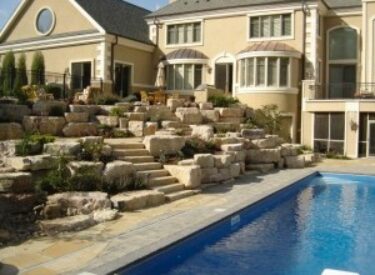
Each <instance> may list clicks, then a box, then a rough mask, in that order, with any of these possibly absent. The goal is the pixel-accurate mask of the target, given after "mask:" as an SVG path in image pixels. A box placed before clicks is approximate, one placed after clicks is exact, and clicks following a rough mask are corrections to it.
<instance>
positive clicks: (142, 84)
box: [114, 45, 156, 92]
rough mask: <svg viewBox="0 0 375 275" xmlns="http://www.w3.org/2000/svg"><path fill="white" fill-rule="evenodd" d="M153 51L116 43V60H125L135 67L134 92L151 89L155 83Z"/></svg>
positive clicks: (124, 61)
mask: <svg viewBox="0 0 375 275" xmlns="http://www.w3.org/2000/svg"><path fill="white" fill-rule="evenodd" d="M153 54H154V53H153V52H149V51H143V50H140V49H134V48H129V47H126V46H121V45H116V46H115V49H114V60H115V62H116V61H118V62H120V63H121V62H123V63H126V64H128V65H131V66H132V67H133V81H132V90H133V92H135V91H139V90H143V89H149V88H150V87H149V86H151V85H153V84H154V83H155V79H154V74H155V72H156V67H154V65H153Z"/></svg>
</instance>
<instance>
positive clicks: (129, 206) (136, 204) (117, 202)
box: [111, 190, 165, 211]
mask: <svg viewBox="0 0 375 275" xmlns="http://www.w3.org/2000/svg"><path fill="white" fill-rule="evenodd" d="M111 201H112V203H113V205H114V207H115V208H116V209H118V210H119V211H134V210H139V209H142V208H146V207H153V206H158V205H161V204H163V203H164V202H165V195H164V193H161V192H158V191H154V190H142V191H134V192H126V193H121V194H118V195H115V196H113V197H112V198H111Z"/></svg>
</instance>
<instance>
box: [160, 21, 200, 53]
mask: <svg viewBox="0 0 375 275" xmlns="http://www.w3.org/2000/svg"><path fill="white" fill-rule="evenodd" d="M194 23H200V24H201V37H200V41H199V42H195V43H181V44H168V26H172V25H186V24H194ZM164 26H165V30H164V45H165V48H167V49H168V48H179V47H192V46H203V39H204V21H203V19H199V20H192V21H188V20H181V21H175V22H173V21H172V22H169V23H166V24H165V25H164ZM193 36H194V26H193Z"/></svg>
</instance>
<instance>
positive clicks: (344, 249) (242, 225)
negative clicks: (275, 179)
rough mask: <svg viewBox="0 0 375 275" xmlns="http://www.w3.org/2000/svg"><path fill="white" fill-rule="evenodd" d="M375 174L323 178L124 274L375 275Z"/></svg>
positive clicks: (222, 223) (298, 186)
mask: <svg viewBox="0 0 375 275" xmlns="http://www.w3.org/2000/svg"><path fill="white" fill-rule="evenodd" d="M374 228H375V177H373V176H359V175H338V174H326V173H323V174H315V175H313V176H310V177H307V178H305V179H304V180H301V181H299V182H298V183H296V184H294V185H292V186H291V187H289V188H287V189H285V190H282V191H281V192H278V193H276V194H274V195H272V196H270V197H268V198H266V199H265V200H263V201H261V202H259V203H257V204H255V205H253V206H250V207H248V208H246V209H244V210H242V211H241V212H239V213H238V214H235V215H232V216H231V217H228V218H227V219H224V220H223V221H220V222H219V223H216V224H214V225H212V226H210V227H209V228H206V229H204V230H202V231H200V232H198V233H197V234H195V235H193V236H191V237H189V238H187V239H185V240H183V241H180V242H178V243H177V244H175V245H173V246H170V247H169V248H167V249H165V250H163V251H161V252H158V253H157V254H155V255H153V256H150V257H148V258H146V259H144V260H142V261H140V262H138V263H136V264H133V265H132V266H129V267H126V268H125V269H123V270H121V271H119V272H118V273H119V274H129V275H130V274H132V275H137V274H142V275H146V274H147V275H148V274H155V275H156V274H179V275H180V274H182V275H183V274H186V275H188V274H189V275H190V274H191V275H192V274H194V275H196V274H215V275H220V274H231V273H235V274H236V275H238V274H254V275H257V274H261V275H281V274H288V275H297V274H298V275H300V274H322V272H323V270H325V269H334V270H344V271H350V272H357V273H359V274H361V275H372V274H375V234H374Z"/></svg>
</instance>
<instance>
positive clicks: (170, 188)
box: [153, 183, 185, 194]
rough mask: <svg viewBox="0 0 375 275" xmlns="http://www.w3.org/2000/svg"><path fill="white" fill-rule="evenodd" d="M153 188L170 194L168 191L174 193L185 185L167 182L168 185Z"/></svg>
mask: <svg viewBox="0 0 375 275" xmlns="http://www.w3.org/2000/svg"><path fill="white" fill-rule="evenodd" d="M153 189H154V190H156V191H158V192H162V193H164V194H170V193H175V192H179V191H181V190H184V189H185V185H184V184H182V183H176V184H169V185H165V186H160V187H155V188H153Z"/></svg>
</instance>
